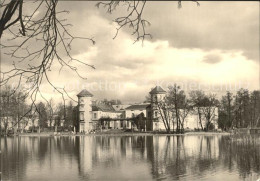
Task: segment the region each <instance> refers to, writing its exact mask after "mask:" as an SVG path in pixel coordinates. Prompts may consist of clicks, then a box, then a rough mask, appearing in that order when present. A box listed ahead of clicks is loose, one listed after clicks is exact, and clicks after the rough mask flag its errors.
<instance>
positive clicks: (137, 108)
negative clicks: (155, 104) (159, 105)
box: [126, 104, 150, 110]
mask: <svg viewBox="0 0 260 181" xmlns="http://www.w3.org/2000/svg"><path fill="white" fill-rule="evenodd" d="M149 105H150V104H135V105H131V106H129V107H127V108H126V109H127V110H129V109H131V110H140V109H146V108H147V107H148V106H149Z"/></svg>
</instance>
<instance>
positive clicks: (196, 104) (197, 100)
mask: <svg viewBox="0 0 260 181" xmlns="http://www.w3.org/2000/svg"><path fill="white" fill-rule="evenodd" d="M205 96H206V95H205V93H204V91H202V90H196V91H191V92H190V99H191V105H192V108H193V113H195V114H196V115H198V118H199V124H200V127H201V129H202V130H204V126H203V124H202V116H203V111H202V109H203V103H204V102H203V101H204V99H205Z"/></svg>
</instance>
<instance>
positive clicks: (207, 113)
mask: <svg viewBox="0 0 260 181" xmlns="http://www.w3.org/2000/svg"><path fill="white" fill-rule="evenodd" d="M218 104H219V101H218V100H217V99H216V95H215V94H209V95H207V96H205V97H204V100H203V108H202V113H203V115H204V117H205V119H206V125H205V126H206V131H208V130H209V128H210V127H211V126H212V125H213V121H214V120H216V116H217V115H216V109H217V106H218ZM214 125H215V124H214Z"/></svg>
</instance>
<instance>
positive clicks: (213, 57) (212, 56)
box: [202, 54, 221, 64]
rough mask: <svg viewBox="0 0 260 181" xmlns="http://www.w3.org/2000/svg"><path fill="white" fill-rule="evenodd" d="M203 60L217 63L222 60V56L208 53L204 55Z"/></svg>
mask: <svg viewBox="0 0 260 181" xmlns="http://www.w3.org/2000/svg"><path fill="white" fill-rule="evenodd" d="M202 61H204V62H206V63H209V64H216V63H219V62H220V61H221V57H220V56H219V55H216V54H208V55H206V56H204V59H203V60H202Z"/></svg>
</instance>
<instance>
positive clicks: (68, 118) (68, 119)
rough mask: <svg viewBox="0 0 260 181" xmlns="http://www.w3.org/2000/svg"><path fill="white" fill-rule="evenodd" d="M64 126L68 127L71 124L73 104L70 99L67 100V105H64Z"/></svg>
mask: <svg viewBox="0 0 260 181" xmlns="http://www.w3.org/2000/svg"><path fill="white" fill-rule="evenodd" d="M64 126H65V127H69V126H71V127H72V126H73V105H72V101H70V102H69V105H67V106H66V118H65V121H64Z"/></svg>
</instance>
